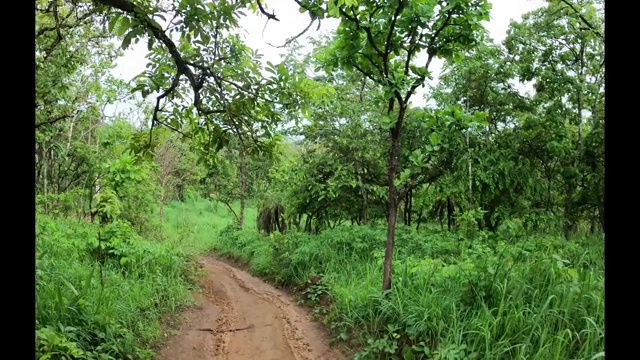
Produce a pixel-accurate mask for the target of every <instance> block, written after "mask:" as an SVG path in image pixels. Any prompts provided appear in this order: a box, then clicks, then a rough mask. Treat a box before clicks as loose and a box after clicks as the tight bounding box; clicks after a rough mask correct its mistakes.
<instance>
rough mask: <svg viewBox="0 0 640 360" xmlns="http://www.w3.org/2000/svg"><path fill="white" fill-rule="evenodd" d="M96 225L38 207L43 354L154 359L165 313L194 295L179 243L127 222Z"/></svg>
mask: <svg viewBox="0 0 640 360" xmlns="http://www.w3.org/2000/svg"><path fill="white" fill-rule="evenodd" d="M98 231H99V228H98V226H97V225H94V224H88V223H86V222H83V221H78V220H64V219H59V218H52V217H49V216H46V215H42V214H37V217H36V322H37V324H36V337H37V342H36V344H37V347H36V357H37V358H40V359H105V360H106V359H150V358H152V357H153V351H152V350H151V349H152V348H153V347H154V346H155V345H157V344H158V343H159V342H160V341H161V340H162V339H164V337H165V333H164V332H163V326H162V325H163V321H162V319H163V316H164V315H166V314H172V313H175V312H177V310H178V309H179V308H181V307H182V306H184V305H187V304H189V303H190V302H191V300H192V298H191V296H190V295H189V291H188V290H189V287H190V282H189V279H190V277H191V274H190V272H189V267H187V264H188V262H187V257H186V255H185V253H184V252H181V251H180V250H179V249H175V248H171V247H169V246H167V245H166V244H163V243H158V242H155V241H148V240H145V239H143V238H141V237H140V236H139V235H138V234H136V233H135V231H134V230H133V229H132V228H131V227H130V226H129V225H126V224H124V223H114V224H110V225H108V226H106V227H104V228H103V229H102V230H100V240H101V241H100V242H99V241H98Z"/></svg>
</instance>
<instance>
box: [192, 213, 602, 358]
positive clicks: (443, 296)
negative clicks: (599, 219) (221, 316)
mask: <svg viewBox="0 0 640 360" xmlns="http://www.w3.org/2000/svg"><path fill="white" fill-rule="evenodd" d="M185 206H186V207H185V208H183V211H186V212H193V205H191V206H189V205H185ZM201 206H202V205H201ZM185 216H186V215H185ZM205 216H210V215H206V214H205ZM220 226H222V222H221V223H220ZM211 235H213V234H211ZM507 235H508V236H507ZM203 236H204V235H203ZM194 238H195V237H194ZM208 241H209V243H208V244H211V245H212V247H213V249H214V250H216V251H217V252H219V253H220V254H222V255H225V256H229V257H233V258H235V259H237V260H240V261H242V262H245V263H246V264H248V265H249V266H250V269H251V270H252V271H253V272H254V273H255V274H257V275H259V276H262V277H264V278H267V279H270V280H271V281H274V282H276V283H279V284H281V285H285V286H289V287H293V288H297V289H299V290H300V291H301V294H302V296H303V297H304V298H305V299H306V300H309V303H310V304H311V305H312V306H315V308H316V309H315V312H316V313H317V314H318V315H319V317H320V319H321V320H322V321H324V322H325V323H326V324H327V325H329V326H330V327H331V329H332V332H333V334H334V335H335V337H336V339H337V340H338V341H342V342H344V343H345V344H347V345H348V346H351V347H352V349H353V350H354V352H356V355H355V358H357V359H587V360H589V359H596V358H599V357H604V265H603V264H604V262H603V240H602V238H581V239H578V240H575V241H571V242H567V241H565V240H563V239H562V238H560V237H554V236H542V235H537V236H531V235H526V234H524V233H520V234H517V233H508V232H499V233H498V234H486V233H477V234H476V235H474V236H473V237H464V236H463V235H461V234H456V233H449V232H447V231H440V230H437V229H428V230H427V231H424V232H419V233H418V232H416V231H415V230H414V229H408V228H404V227H399V228H398V230H397V241H396V251H395V255H394V269H393V288H392V290H391V291H390V293H388V294H386V296H382V294H381V284H382V275H381V274H382V271H381V270H382V259H383V255H384V244H385V231H384V228H369V227H352V226H343V227H339V228H337V229H334V230H327V231H325V232H322V233H321V234H319V235H317V236H314V235H308V234H302V233H295V232H294V233H288V234H286V235H280V234H276V235H272V236H270V237H265V236H263V235H260V234H258V233H257V232H256V231H255V230H254V229H245V230H244V231H236V230H235V229H233V228H232V227H228V228H225V229H224V230H223V231H222V232H220V234H219V236H215V237H213V236H212V237H211V238H209V240H208ZM314 278H315V279H317V278H320V279H321V281H317V280H313V279H314ZM323 299H324V300H323Z"/></svg>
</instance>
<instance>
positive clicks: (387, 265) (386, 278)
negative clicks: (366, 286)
mask: <svg viewBox="0 0 640 360" xmlns="http://www.w3.org/2000/svg"><path fill="white" fill-rule="evenodd" d="M398 105H399V111H398V120H397V121H396V124H395V126H394V128H393V130H392V132H391V151H390V153H389V168H388V173H387V181H388V182H389V218H388V219H387V246H386V249H385V252H384V268H383V270H382V291H386V290H389V289H391V262H392V258H393V245H394V241H395V235H396V217H397V214H398V197H397V191H396V185H395V179H396V172H397V170H398V147H399V146H398V145H399V142H400V130H401V128H402V121H403V120H404V115H405V111H406V106H405V104H403V103H399V104H398ZM392 109H393V101H390V104H389V111H388V113H391V111H392Z"/></svg>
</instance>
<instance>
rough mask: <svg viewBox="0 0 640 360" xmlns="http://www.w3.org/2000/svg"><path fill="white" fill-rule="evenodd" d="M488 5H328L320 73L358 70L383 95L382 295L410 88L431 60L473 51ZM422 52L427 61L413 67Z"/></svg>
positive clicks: (388, 283)
mask: <svg viewBox="0 0 640 360" xmlns="http://www.w3.org/2000/svg"><path fill="white" fill-rule="evenodd" d="M489 9H490V4H489V3H488V2H487V1H483V0H479V1H471V2H469V1H405V0H397V1H384V2H379V1H361V2H354V1H339V2H338V3H337V4H336V3H334V2H329V4H328V11H329V15H331V16H335V17H338V18H339V19H340V25H339V26H338V30H337V36H336V38H335V41H334V43H333V46H332V47H331V48H330V49H329V50H328V51H327V53H326V54H325V63H326V66H325V69H327V70H328V71H330V70H331V69H332V68H344V69H345V70H348V71H359V72H360V73H362V74H363V75H365V76H366V77H367V78H369V79H370V80H371V81H373V82H374V83H375V84H377V85H378V86H380V87H381V88H382V89H383V91H384V97H385V100H386V113H387V115H386V117H385V118H384V120H383V121H384V122H385V125H386V126H388V127H389V133H390V151H389V158H388V159H389V161H388V170H387V183H388V203H389V211H388V220H387V246H386V251H385V260H384V269H383V284H382V288H383V291H386V290H388V289H390V288H391V260H392V256H393V244H394V239H395V225H396V214H397V205H398V194H397V191H396V184H395V181H396V172H397V168H398V155H399V150H398V147H399V143H400V136H401V130H402V126H403V123H404V119H405V115H406V112H407V109H408V107H409V100H410V99H411V96H412V95H413V94H414V92H415V90H416V89H417V88H418V87H419V86H421V85H423V84H424V82H425V80H426V79H427V78H428V77H429V76H430V75H429V65H430V64H431V61H432V60H433V58H434V57H442V58H445V59H453V58H458V57H459V56H460V55H461V53H460V51H461V50H463V49H466V48H469V47H472V46H474V45H475V43H476V42H477V40H478V38H479V37H480V35H481V33H482V26H481V21H482V20H488V16H489ZM423 51H426V56H427V59H426V62H425V63H424V64H423V65H422V66H416V65H414V63H413V62H414V61H415V59H416V57H417V56H418V55H419V54H421V53H422V52H423Z"/></svg>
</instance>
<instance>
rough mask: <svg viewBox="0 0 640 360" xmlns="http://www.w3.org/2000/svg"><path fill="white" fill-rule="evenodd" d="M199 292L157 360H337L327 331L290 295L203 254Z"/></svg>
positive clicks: (341, 357) (337, 354)
mask: <svg viewBox="0 0 640 360" xmlns="http://www.w3.org/2000/svg"><path fill="white" fill-rule="evenodd" d="M200 263H201V265H202V267H203V268H204V270H205V271H206V273H207V275H206V278H205V279H204V280H202V281H201V287H202V288H203V290H204V291H203V293H204V296H198V294H195V295H194V297H195V298H196V304H197V306H196V307H194V308H193V309H190V310H188V311H186V312H185V313H184V314H183V319H182V323H181V326H180V329H179V330H178V333H177V334H175V335H174V336H172V337H170V339H169V340H168V341H167V343H166V344H165V346H164V348H163V349H162V350H161V351H160V353H159V358H160V359H162V360H187V359H189V360H210V359H225V360H245V359H246V360H249V359H265V360H276V359H277V360H280V359H282V360H315V359H318V360H325V359H326V360H332V359H336V360H341V359H346V357H345V356H344V355H343V354H341V353H340V352H339V351H338V350H336V349H332V348H330V347H329V345H328V337H327V334H326V331H325V330H324V329H323V328H322V327H321V326H320V325H319V324H317V323H314V322H313V321H311V319H310V317H309V315H308V313H307V311H306V310H305V309H303V308H301V307H300V306H298V305H297V304H296V303H295V302H294V301H293V300H292V299H291V297H290V296H288V295H287V294H286V293H284V292H283V291H280V290H278V289H275V288H274V287H272V286H271V285H269V284H267V283H265V282H264V281H262V280H260V279H258V278H255V277H253V276H251V275H250V274H248V273H247V272H245V271H243V270H240V269H237V268H234V267H233V266H231V265H229V264H227V263H225V262H223V261H222V260H218V259H215V258H213V257H208V256H207V257H202V258H201V259H200Z"/></svg>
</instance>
